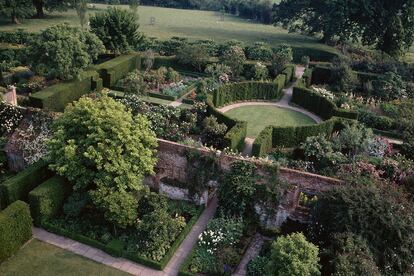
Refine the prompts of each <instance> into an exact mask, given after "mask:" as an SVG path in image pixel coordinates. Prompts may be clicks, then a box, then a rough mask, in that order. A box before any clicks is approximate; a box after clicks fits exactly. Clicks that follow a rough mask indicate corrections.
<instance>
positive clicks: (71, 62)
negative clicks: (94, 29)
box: [27, 24, 105, 79]
mask: <svg viewBox="0 0 414 276" xmlns="http://www.w3.org/2000/svg"><path fill="white" fill-rule="evenodd" d="M104 51H105V48H104V46H103V44H102V42H101V41H100V40H99V39H98V37H97V36H96V35H94V34H93V33H90V32H88V31H82V30H80V29H78V28H75V27H71V26H69V25H68V24H60V25H56V26H53V27H49V28H47V29H46V30H44V31H43V32H41V33H40V35H39V36H37V37H36V39H33V40H31V41H30V42H29V43H28V45H27V53H28V57H29V61H30V63H31V64H32V67H33V69H34V70H35V71H37V72H38V73H39V74H43V75H47V76H50V77H57V78H60V79H72V78H74V77H75V76H77V75H79V74H80V73H81V72H82V70H84V69H86V68H87V67H88V66H89V65H91V64H92V62H93V61H94V60H96V59H97V58H98V55H99V54H101V53H103V52H104Z"/></svg>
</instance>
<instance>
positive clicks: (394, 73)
mask: <svg viewBox="0 0 414 276" xmlns="http://www.w3.org/2000/svg"><path fill="white" fill-rule="evenodd" d="M285 2H289V1H283V2H282V3H281V4H280V5H282V6H283V5H285V4H286V3H285ZM0 3H1V0H0ZM0 6H1V5H0ZM276 6H278V5H276ZM135 8H137V7H135ZM275 12H276V13H278V12H280V11H277V10H276V11H275ZM295 19H296V18H293V19H289V20H295ZM289 20H287V21H286V22H288V21H289ZM89 21H90V22H89V24H88V28H84V26H82V28H78V27H73V26H70V25H68V24H58V25H56V26H52V27H48V28H46V29H44V30H42V31H41V32H39V33H28V32H25V31H23V30H19V31H16V32H1V33H0V43H3V44H4V45H6V47H5V49H3V47H2V48H1V49H0V57H1V58H2V59H1V63H0V87H1V88H0V89H1V90H0V92H1V96H2V98H3V99H4V100H3V101H2V102H1V103H0V122H1V126H0V134H1V140H0V147H1V151H0V210H1V211H0V244H4V245H5V246H2V247H0V261H1V262H2V263H1V267H0V271H2V269H3V262H4V264H5V266H4V267H6V268H7V267H9V270H13V269H16V268H15V267H16V265H15V264H14V265H13V262H17V263H19V262H20V263H23V260H22V259H24V257H21V256H20V255H24V254H27V255H28V256H29V257H28V258H33V256H32V255H33V253H31V252H30V250H32V249H31V247H38V248H42V246H43V244H39V242H37V241H35V240H34V241H31V242H30V243H29V244H27V245H26V247H23V248H22V249H21V250H20V251H19V249H20V248H21V247H22V246H23V245H24V244H25V243H26V242H27V241H28V240H30V239H31V237H32V226H33V224H34V225H35V226H36V227H39V228H43V229H44V230H47V231H49V232H51V233H54V234H57V235H59V236H64V237H67V238H70V239H73V240H76V241H78V242H81V243H84V244H87V245H89V246H92V247H94V248H97V249H100V250H102V251H104V252H105V253H107V254H109V255H111V256H114V257H122V258H125V259H128V260H130V261H133V262H135V263H137V264H139V265H142V266H143V267H145V266H146V267H151V268H154V269H157V270H170V269H171V262H170V261H171V260H173V259H174V260H175V259H176V258H179V260H180V261H179V262H178V263H179V264H182V265H181V267H180V268H178V267H175V268H174V273H178V274H180V275H187V276H189V275H197V274H202V275H230V274H233V273H235V274H237V273H239V272H242V271H246V273H247V275H251V276H254V275H304V276H305V275H306V276H308V275H309V276H311V275H406V274H407V275H408V274H410V273H412V269H413V268H412V264H413V263H414V219H413V215H412V214H413V208H414V204H413V198H414V189H413V185H414V184H413V179H414V138H413V137H414V128H413V118H412V116H413V115H412V114H413V112H412V109H413V103H414V90H413V87H414V86H413V81H414V79H413V76H414V74H413V72H414V71H413V67H412V65H409V64H406V63H403V62H401V61H399V60H398V59H397V58H396V57H395V55H396V52H393V51H391V50H390V51H388V50H387V51H388V52H387V51H386V49H382V48H380V50H382V51H383V52H382V53H380V52H377V51H375V50H370V51H363V50H361V49H360V48H358V47H356V46H353V45H342V46H343V47H345V48H346V51H345V50H343V51H342V54H339V52H338V53H337V54H335V56H334V57H331V56H330V57H329V59H328V58H326V57H325V58H324V60H323V61H321V60H319V59H318V58H315V57H314V56H313V55H312V57H310V56H307V55H305V54H303V55H302V52H300V51H299V52H298V51H296V49H294V48H292V47H291V46H289V45H284V44H283V45H277V47H271V45H269V44H267V43H265V42H261V41H257V42H256V43H254V44H249V45H245V44H244V43H243V42H240V41H234V40H229V41H227V42H225V43H217V42H214V41H207V40H202V41H201V40H199V41H190V40H188V39H182V38H177V37H176V38H173V39H169V40H166V41H157V40H154V39H151V38H149V37H145V36H144V35H143V34H142V33H140V32H139V24H138V23H137V17H136V9H134V7H132V6H131V9H120V8H117V7H109V8H108V9H106V10H103V11H100V12H97V13H96V14H94V15H93V16H91V17H90V18H89ZM295 22H296V21H295ZM84 23H85V22H84ZM298 24H299V23H298ZM119 26H123V28H122V30H119ZM355 31H359V30H355ZM341 35H345V34H342V33H341ZM361 35H362V34H361ZM63 42H64V43H63ZM338 43H340V41H338ZM3 44H2V46H3ZM374 46H375V47H381V45H374ZM401 47H402V46H401ZM396 51H397V50H396ZM384 52H386V53H388V55H386V54H385V53H384ZM397 52H398V51H397ZM299 55H300V57H299ZM298 57H299V58H298ZM331 58H332V59H331ZM299 60H300V62H299ZM294 61H295V62H296V63H297V64H294V63H293V62H294ZM302 69H303V70H304V72H303V75H301V72H302ZM298 72H299V73H300V74H297V73H298ZM290 91H292V97H291V99H290ZM285 96H286V97H285ZM282 97H283V99H286V98H287V99H290V101H289V102H288V103H286V104H285V105H284V106H280V105H278V101H280V100H281V99H282ZM258 102H260V103H258ZM232 105H235V106H236V108H232ZM298 111H301V112H298ZM306 114H308V115H309V116H308V115H306ZM314 118H318V120H317V121H316V120H315V119H314ZM246 137H249V138H254V139H253V140H254V141H253V144H252V147H251V152H250V151H249V150H250V147H249V144H248V143H247V144H245V138H246ZM246 149H247V151H245V150H246ZM241 152H243V154H241ZM216 203H217V204H216ZM204 224H205V225H206V226H205V227H200V226H201V225H204ZM197 231H198V232H200V235H198V232H197ZM195 233H197V235H195ZM195 239H196V240H195ZM188 240H190V241H192V242H195V246H194V247H193V248H192V249H188V248H186V250H185V252H183V250H182V248H181V246H182V245H183V244H188ZM184 241H187V242H184ZM180 249H181V250H180ZM39 250H40V249H39ZM47 250H48V251H49V250H50V251H51V252H52V251H55V250H56V249H55V248H49V249H47ZM177 252H179V253H177ZM252 252H253V253H252ZM30 256H32V257H30ZM38 257H39V258H40V257H42V256H38ZM173 257H174V258H173ZM46 258H47V259H48V260H50V262H51V263H55V262H57V263H59V262H58V261H57V260H55V256H49V257H46ZM39 262H41V263H47V262H45V261H41V260H39ZM75 262H80V263H82V264H83V265H85V267H89V268H88V269H90V270H91V271H94V270H95V269H97V270H98V269H99V268H98V267H96V266H93V265H91V264H87V263H84V260H83V259H77V260H75ZM173 263H175V262H173ZM59 265H65V264H59ZM25 269H26V268H25ZM121 270H122V269H121ZM40 271H42V270H40ZM108 271H109V270H108ZM39 273H40V272H39ZM91 273H98V272H91ZM103 273H106V272H103ZM107 273H110V272H107Z"/></svg>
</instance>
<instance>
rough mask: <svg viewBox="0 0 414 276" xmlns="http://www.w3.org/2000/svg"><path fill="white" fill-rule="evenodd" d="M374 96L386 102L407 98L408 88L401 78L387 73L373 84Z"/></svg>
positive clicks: (392, 73)
mask: <svg viewBox="0 0 414 276" xmlns="http://www.w3.org/2000/svg"><path fill="white" fill-rule="evenodd" d="M372 86H373V94H374V96H375V97H378V98H380V99H382V100H384V101H391V100H398V99H402V98H407V97H408V95H407V86H406V84H405V82H404V81H403V80H402V78H401V76H400V75H398V74H396V73H394V72H387V73H385V74H384V75H381V76H380V77H379V78H378V79H376V80H374V81H373V82H372Z"/></svg>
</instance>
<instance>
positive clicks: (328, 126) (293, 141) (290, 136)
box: [252, 117, 342, 156]
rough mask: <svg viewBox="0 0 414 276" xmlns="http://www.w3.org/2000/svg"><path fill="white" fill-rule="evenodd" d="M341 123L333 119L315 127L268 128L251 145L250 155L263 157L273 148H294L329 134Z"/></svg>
mask: <svg viewBox="0 0 414 276" xmlns="http://www.w3.org/2000/svg"><path fill="white" fill-rule="evenodd" d="M341 122H342V121H341V119H340V118H337V117H334V118H331V119H329V120H327V121H324V122H322V123H320V124H317V125H304V126H297V127H294V126H288V127H277V126H268V127H266V128H265V129H263V130H262V131H261V132H260V134H259V136H258V137H257V138H256V140H255V141H254V143H253V149H252V154H253V155H254V156H263V155H266V154H267V153H269V151H270V150H271V149H272V148H275V147H295V146H298V145H299V144H301V143H303V142H305V141H306V138H308V137H311V136H316V135H319V134H325V135H329V134H331V133H332V132H333V131H334V130H335V129H336V128H337V127H339V126H338V124H340V123H341Z"/></svg>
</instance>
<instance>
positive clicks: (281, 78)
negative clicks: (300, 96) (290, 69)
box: [274, 74, 286, 92]
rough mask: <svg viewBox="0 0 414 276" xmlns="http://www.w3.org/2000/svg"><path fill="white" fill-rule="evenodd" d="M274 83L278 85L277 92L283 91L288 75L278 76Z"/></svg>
mask: <svg viewBox="0 0 414 276" xmlns="http://www.w3.org/2000/svg"><path fill="white" fill-rule="evenodd" d="M274 83H275V84H276V85H277V88H276V89H277V91H280V92H281V91H282V89H283V87H285V83H286V75H284V74H279V75H277V76H276V78H275V80H274Z"/></svg>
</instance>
